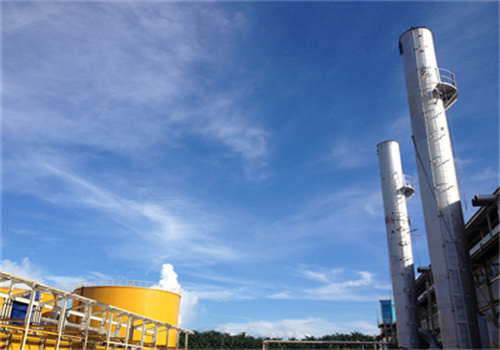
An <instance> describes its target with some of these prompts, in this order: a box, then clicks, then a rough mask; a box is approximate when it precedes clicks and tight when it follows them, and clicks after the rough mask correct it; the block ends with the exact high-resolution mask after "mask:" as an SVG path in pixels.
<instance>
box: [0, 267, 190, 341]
mask: <svg viewBox="0 0 500 350" xmlns="http://www.w3.org/2000/svg"><path fill="white" fill-rule="evenodd" d="M0 285H1V286H2V287H1V288H0V349H23V350H24V349H47V350H52V349H54V350H57V349H65V350H66V349H67V350H84V349H99V350H101V349H102V350H106V349H143V350H146V349H158V350H160V349H163V350H166V349H179V340H180V337H184V346H185V347H186V348H187V344H188V336H189V334H192V332H191V331H189V330H186V329H183V328H180V327H178V326H177V324H178V319H179V303H180V298H181V296H180V294H178V293H174V292H171V291H166V290H161V289H157V288H156V287H155V286H153V285H152V284H150V283H145V282H140V283H139V282H131V281H105V282H104V283H98V282H92V283H82V284H81V285H80V286H78V287H77V288H76V289H75V290H74V291H72V292H68V291H64V290H61V289H58V288H53V287H50V286H47V285H43V284H41V283H38V282H35V281H31V280H28V279H25V278H22V277H18V276H14V275H11V274H8V273H6V272H3V271H0Z"/></svg>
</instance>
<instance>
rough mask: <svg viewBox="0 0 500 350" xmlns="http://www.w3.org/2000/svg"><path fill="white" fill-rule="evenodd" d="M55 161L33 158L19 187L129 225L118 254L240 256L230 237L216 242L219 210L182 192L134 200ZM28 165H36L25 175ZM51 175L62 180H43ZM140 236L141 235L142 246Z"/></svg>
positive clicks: (189, 257) (159, 257)
mask: <svg viewBox="0 0 500 350" xmlns="http://www.w3.org/2000/svg"><path fill="white" fill-rule="evenodd" d="M24 162H25V163H27V162H29V160H25V161H24ZM51 163H52V164H50V163H48V162H47V161H46V160H44V159H41V160H34V161H32V163H30V165H26V167H25V168H21V171H19V172H18V174H19V176H20V177H22V176H23V174H25V175H24V176H31V177H30V178H29V179H28V180H27V181H23V182H21V183H20V184H19V185H18V186H19V190H20V191H22V192H24V193H25V194H30V195H33V196H36V197H39V198H40V199H42V200H44V201H48V202H51V203H54V204H57V205H60V206H66V207H73V208H82V207H83V208H86V209H90V210H94V211H96V212H98V213H101V214H106V215H107V216H108V217H109V218H111V219H113V220H114V221H115V222H117V223H118V224H119V225H120V226H122V227H125V228H126V230H125V232H126V234H128V235H131V237H130V238H131V239H129V240H120V241H118V242H117V246H116V247H115V248H116V249H110V250H109V251H111V252H112V254H115V256H119V257H120V258H125V259H137V260H143V259H147V260H149V261H153V262H155V263H156V262H157V261H161V260H164V259H172V258H177V259H182V260H186V261H189V260H191V261H200V260H203V261H204V262H205V263H207V262H208V261H221V260H222V261H223V260H234V259H236V258H237V255H236V253H235V252H234V251H233V249H231V248H230V247H229V246H227V245H226V243H227V242H224V243H220V242H218V239H217V237H216V236H215V234H216V229H217V227H218V224H216V218H217V216H216V215H215V214H213V213H209V212H207V211H206V210H207V209H203V208H202V207H201V203H200V202H195V201H194V200H190V199H188V198H184V197H182V196H179V195H170V196H167V198H166V199H165V200H163V201H160V202H158V203H153V202H150V201H137V200H132V199H129V198H125V197H123V196H121V195H119V194H116V193H113V192H112V191H110V190H108V189H105V188H101V187H100V186H98V185H97V184H95V183H92V182H91V181H90V180H88V179H85V178H83V177H81V176H78V175H77V174H74V173H72V172H70V171H69V170H67V169H64V168H62V167H60V165H59V164H58V163H57V162H56V161H53V162H51ZM18 169H19V168H18ZM28 169H36V171H34V172H29V173H30V174H29V175H26V172H28ZM53 181H55V183H57V184H58V186H54V187H52V186H47V185H46V186H40V183H44V182H47V183H51V182H53ZM122 235H123V233H122ZM137 237H140V238H141V245H140V246H137V241H136V238H137Z"/></svg>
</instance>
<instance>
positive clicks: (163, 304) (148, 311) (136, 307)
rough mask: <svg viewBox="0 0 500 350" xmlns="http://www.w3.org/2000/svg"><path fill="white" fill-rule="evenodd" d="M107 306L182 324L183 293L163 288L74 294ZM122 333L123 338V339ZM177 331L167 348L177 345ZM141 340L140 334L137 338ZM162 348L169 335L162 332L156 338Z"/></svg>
mask: <svg viewBox="0 0 500 350" xmlns="http://www.w3.org/2000/svg"><path fill="white" fill-rule="evenodd" d="M73 293H75V294H78V295H82V296H84V297H87V298H91V299H94V300H96V301H99V302H101V303H104V304H109V305H112V306H115V307H118V308H121V309H124V310H127V311H130V312H133V313H136V314H139V315H142V316H146V317H149V318H152V319H154V320H157V321H161V322H165V323H168V324H171V325H172V326H177V325H178V322H179V306H180V300H181V296H180V294H177V293H174V292H169V291H166V290H161V289H154V288H146V287H136V286H133V285H132V286H82V287H79V288H77V289H75V291H74V292H73ZM124 335H125V334H123V335H122V336H124ZM177 336H178V334H177V331H175V330H173V329H172V330H170V331H169V334H168V345H167V346H168V347H169V348H175V347H176V345H177ZM134 340H140V335H139V334H138V335H137V338H136V335H134ZM157 342H158V343H157V344H158V345H159V346H165V345H166V343H167V332H161V333H160V334H159V336H158V339H157Z"/></svg>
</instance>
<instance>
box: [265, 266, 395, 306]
mask: <svg viewBox="0 0 500 350" xmlns="http://www.w3.org/2000/svg"><path fill="white" fill-rule="evenodd" d="M298 273H299V275H300V276H302V277H303V278H306V279H308V280H311V281H313V282H314V283H315V284H318V286H316V287H311V288H302V289H299V288H293V289H289V290H282V291H280V292H278V293H276V294H274V295H272V296H271V298H273V299H288V300H293V299H303V300H304V299H306V300H327V301H358V302H361V301H373V293H374V292H375V291H377V290H388V289H390V288H391V286H390V283H388V282H383V281H377V280H376V278H375V274H374V273H372V272H369V271H348V270H346V269H345V268H338V269H324V268H321V269H311V268H309V267H307V266H304V265H301V266H300V267H299V270H298Z"/></svg>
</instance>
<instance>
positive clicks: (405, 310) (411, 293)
mask: <svg viewBox="0 0 500 350" xmlns="http://www.w3.org/2000/svg"><path fill="white" fill-rule="evenodd" d="M377 154H378V158H379V165H380V179H381V182H382V197H383V201H384V213H385V225H386V229H387V245H388V248H389V263H390V266H391V280H392V290H393V294H394V303H395V308H396V325H397V333H398V345H399V346H400V347H403V348H407V349H418V348H419V342H418V326H419V324H420V321H419V316H418V309H417V296H416V288H415V270H414V264H413V253H412V248H411V237H410V219H409V217H408V211H407V208H406V201H407V200H408V198H409V197H410V196H411V195H413V193H414V192H415V190H414V189H413V186H411V185H410V184H409V183H407V182H406V181H405V176H404V175H403V171H402V165H401V156H400V152H399V144H398V143H397V142H396V141H385V142H381V143H379V144H378V145H377Z"/></svg>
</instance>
